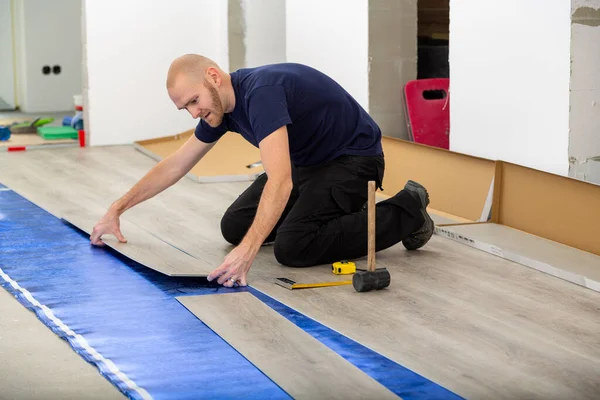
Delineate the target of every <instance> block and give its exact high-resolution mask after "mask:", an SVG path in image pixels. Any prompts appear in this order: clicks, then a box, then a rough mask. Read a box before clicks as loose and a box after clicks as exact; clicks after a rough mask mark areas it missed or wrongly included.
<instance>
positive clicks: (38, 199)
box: [1, 152, 215, 277]
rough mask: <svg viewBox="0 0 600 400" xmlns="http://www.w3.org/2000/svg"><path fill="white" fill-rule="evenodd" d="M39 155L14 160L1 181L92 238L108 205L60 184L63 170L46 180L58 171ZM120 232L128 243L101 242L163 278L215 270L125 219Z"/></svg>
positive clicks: (72, 183) (68, 184) (70, 183)
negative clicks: (95, 225)
mask: <svg viewBox="0 0 600 400" xmlns="http://www.w3.org/2000/svg"><path fill="white" fill-rule="evenodd" d="M39 153H40V154H37V155H38V157H36V158H35V159H33V158H27V157H14V158H13V159H12V163H11V166H12V168H11V169H10V170H8V171H4V173H3V174H2V176H1V178H2V181H3V182H4V183H5V184H6V185H7V186H9V187H10V188H11V189H12V190H14V191H15V192H17V193H19V194H20V195H22V196H23V197H25V198H27V199H28V200H30V201H32V202H34V203H35V204H38V205H39V206H41V207H42V208H44V209H45V210H47V211H48V212H50V213H51V214H53V215H54V216H56V217H58V218H62V219H64V220H65V221H67V222H69V223H71V224H72V225H74V226H75V227H77V228H79V229H80V230H82V231H84V232H86V233H87V234H91V232H92V229H93V227H94V224H95V223H96V222H97V221H98V220H99V219H100V218H101V217H102V216H103V215H104V213H105V211H106V207H107V206H108V204H109V203H108V202H107V201H105V199H102V198H100V199H98V198H97V196H96V195H95V193H96V192H95V191H94V190H93V189H90V188H88V189H87V190H85V189H84V187H82V186H78V185H76V183H77V179H66V180H65V182H61V176H62V175H64V174H65V172H64V171H65V170H64V169H60V168H59V169H57V170H58V171H61V173H59V174H56V175H54V177H53V178H52V179H45V177H44V174H45V173H47V171H53V172H55V173H56V171H57V170H56V169H54V168H51V167H49V161H51V158H50V157H47V154H44V153H42V152H39ZM22 161H26V162H22ZM80 178H81V179H80V180H82V181H86V182H90V181H91V182H93V180H90V178H89V176H80ZM92 187H94V184H93V183H92ZM95 187H97V186H95ZM107 203H108V204H107ZM98 204H105V206H104V207H102V206H99V205H98ZM121 232H122V233H123V236H125V238H126V239H127V241H128V242H127V243H120V242H119V241H118V240H117V239H116V238H115V237H114V236H112V235H106V236H104V237H103V238H102V241H103V242H104V243H105V244H106V245H108V246H109V247H111V248H113V249H115V250H116V251H117V252H119V253H121V254H123V255H125V256H127V257H129V258H130V259H132V260H134V261H136V262H138V263H140V264H142V265H145V266H147V267H149V268H152V269H154V270H156V271H158V272H161V273H163V274H165V275H169V276H190V277H205V276H208V274H209V273H210V271H212V270H213V269H214V268H215V266H214V265H213V264H210V263H207V262H204V261H203V260H200V259H197V258H194V257H192V256H190V255H188V254H186V253H184V252H182V251H180V250H179V249H177V248H176V247H174V246H173V245H172V244H169V243H167V242H165V241H163V240H161V239H159V238H158V237H156V236H155V235H153V234H152V233H151V231H147V230H145V229H142V228H140V227H139V226H138V225H136V224H135V223H132V222H130V221H128V220H127V219H125V218H123V219H122V220H121Z"/></svg>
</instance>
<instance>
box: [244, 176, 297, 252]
mask: <svg viewBox="0 0 600 400" xmlns="http://www.w3.org/2000/svg"><path fill="white" fill-rule="evenodd" d="M292 188H293V184H292V181H291V179H289V180H285V181H282V182H276V181H270V180H267V183H266V184H265V187H264V189H263V193H262V196H261V198H260V202H259V204H258V210H257V211H256V216H255V218H254V222H253V223H252V226H250V229H249V230H248V233H247V234H246V236H245V237H244V240H242V244H245V245H248V246H250V247H251V248H253V249H254V250H256V251H258V249H259V248H260V246H262V244H263V243H264V241H265V239H266V238H267V236H269V234H270V233H271V231H272V230H273V228H275V225H277V222H278V221H279V218H281V215H282V214H283V210H285V206H286V204H287V202H288V200H289V198H290V194H291V192H292Z"/></svg>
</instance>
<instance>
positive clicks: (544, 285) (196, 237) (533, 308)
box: [0, 146, 600, 399]
mask: <svg viewBox="0 0 600 400" xmlns="http://www.w3.org/2000/svg"><path fill="white" fill-rule="evenodd" d="M15 156H16V157H15ZM36 160H37V161H36ZM153 165H155V163H154V161H152V160H151V159H149V158H148V157H146V156H144V155H142V154H140V153H139V152H137V151H136V150H134V149H133V148H132V147H130V146H115V147H107V148H91V149H54V150H51V151H47V150H43V151H36V152H35V157H34V155H33V152H32V154H25V153H23V154H5V155H2V154H0V182H3V183H6V184H7V185H8V186H11V183H15V184H17V185H18V184H22V183H21V181H27V180H34V179H35V180H37V181H47V182H49V183H48V185H46V186H43V185H42V186H43V187H44V188H45V189H44V190H48V191H49V193H52V195H50V196H39V197H37V200H38V201H39V202H38V201H36V200H34V202H36V203H38V204H39V205H41V206H43V207H45V206H47V205H45V204H44V203H45V202H46V203H48V202H50V203H52V202H53V201H54V200H53V199H54V198H56V197H60V196H63V197H64V193H76V194H77V197H78V198H80V199H81V198H83V199H84V200H83V201H84V203H82V204H86V203H85V202H86V201H87V202H90V203H91V202H95V204H98V205H100V206H102V207H107V206H108V205H109V204H110V202H112V201H114V200H115V199H116V198H118V197H119V196H121V195H122V194H123V193H124V192H125V191H126V190H128V189H129V188H130V187H131V186H132V185H133V184H134V183H135V182H136V181H137V180H138V179H139V178H141V177H142V176H143V175H144V174H145V173H146V172H147V171H148V170H149V169H150V168H151V167H152V166H153ZM9 166H10V168H9ZM7 177H9V178H10V179H7ZM8 180H11V182H8ZM248 185H249V183H241V182H236V183H219V184H199V183H196V182H193V181H191V180H189V179H183V180H181V181H180V182H178V183H176V184H175V185H174V186H173V187H172V188H170V189H168V190H167V191H165V192H163V193H161V194H159V195H158V196H156V197H155V198H153V199H150V200H148V201H147V202H145V203H143V204H140V205H139V206H137V207H135V208H133V209H131V210H129V211H127V212H126V213H125V214H124V216H123V218H124V219H126V220H127V221H130V222H131V223H133V224H135V225H136V226H138V227H140V228H141V229H143V230H146V231H148V232H152V234H153V235H155V236H156V237H158V238H160V239H161V240H163V241H166V242H169V243H172V244H174V245H176V246H177V247H178V248H180V249H182V250H184V251H185V252H187V253H189V254H191V255H192V256H193V257H195V258H196V259H199V260H202V261H203V262H205V263H208V264H211V265H215V266H216V265H218V264H219V263H220V262H221V261H222V259H223V257H224V256H225V255H226V254H227V253H228V252H229V251H230V250H231V249H232V246H230V245H229V244H227V243H226V242H225V241H224V240H223V239H222V237H221V234H220V225H219V222H220V218H221V215H222V213H223V212H224V211H225V210H226V208H227V207H228V206H229V204H230V203H231V202H232V201H234V200H235V199H236V198H237V196H238V195H239V194H240V193H241V192H242V191H243V190H244V189H245V188H246V187H247V186H248ZM66 186H69V187H68V188H67V187H66ZM86 199H87V200H86ZM67 200H68V196H67ZM51 205H52V204H51ZM59 205H60V204H59ZM128 239H129V238H128ZM355 261H356V262H357V264H358V265H359V266H364V265H366V260H355ZM377 263H378V265H379V266H385V267H387V268H388V270H389V271H390V273H391V275H392V284H391V285H390V287H389V288H388V289H386V290H383V291H379V292H369V293H362V294H358V293H356V292H354V291H353V289H352V287H351V286H342V287H331V288H320V289H305V290H295V291H290V290H287V289H285V288H282V287H280V286H277V285H275V284H274V283H273V279H274V278H276V277H287V278H290V279H293V280H296V281H299V282H300V281H302V282H310V281H325V280H327V281H329V280H334V279H336V278H337V279H346V278H342V277H336V276H334V275H332V274H331V271H330V266H329V265H324V266H318V267H314V268H301V269H294V268H286V267H282V266H281V265H279V264H278V263H277V262H276V260H275V258H274V256H273V251H272V247H269V246H266V247H263V248H262V249H261V250H260V252H259V254H258V256H257V259H256V261H255V263H254V266H253V267H252V269H251V271H250V274H249V283H250V284H251V285H252V286H254V287H255V288H257V289H259V290H261V291H262V292H264V293H266V294H268V295H269V296H272V297H274V298H276V299H277V300H279V301H281V302H283V303H285V304H287V305H288V306H290V307H292V308H294V309H296V310H298V311H300V312H302V313H304V314H305V315H307V316H308V317H311V318H313V319H315V320H317V321H319V322H321V323H323V324H324V325H326V326H329V327H330V328H332V329H334V330H336V331H338V332H340V333H342V334H344V335H346V336H348V337H350V338H351V339H354V340H356V341H358V342H360V343H362V344H363V345H365V346H367V347H369V348H371V349H373V350H375V351H377V352H379V353H381V354H383V355H384V356H386V357H388V358H390V359H391V360H393V361H395V362H398V363H400V364H402V365H404V366H406V367H407V368H410V369H411V370H413V371H415V372H417V373H419V374H421V375H423V376H425V377H427V378H429V379H431V380H433V381H434V382H437V383H438V384H440V385H442V386H444V387H446V388H448V389H450V390H452V391H454V392H455V393H458V394H460V395H462V396H464V397H467V398H498V399H503V398H505V399H514V398H531V399H534V398H555V397H564V398H573V399H586V398H597V395H598V393H600V388H599V385H600V379H599V375H598V374H597V371H599V370H600V294H599V293H597V292H594V291H591V290H589V289H586V288H583V287H579V286H577V285H574V284H572V283H570V282H566V281H564V280H561V279H558V278H555V277H552V276H549V275H546V274H544V273H541V272H539V271H536V270H533V269H531V268H527V267H524V266H522V265H519V264H516V263H513V262H510V261H508V260H505V259H502V258H499V257H496V256H493V255H491V254H487V253H485V252H482V251H479V250H476V249H473V248H470V247H468V246H464V245H462V244H460V243H456V242H453V241H451V240H449V239H445V238H442V237H440V236H437V235H436V236H434V237H433V238H432V240H431V242H430V243H429V244H428V245H427V246H426V247H425V248H423V249H421V250H419V251H416V252H408V251H405V250H404V249H403V247H402V245H398V246H394V247H392V248H390V249H388V250H385V251H383V252H380V253H378V257H377Z"/></svg>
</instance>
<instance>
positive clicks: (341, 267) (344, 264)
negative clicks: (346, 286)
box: [331, 261, 356, 275]
mask: <svg viewBox="0 0 600 400" xmlns="http://www.w3.org/2000/svg"><path fill="white" fill-rule="evenodd" d="M331 271H332V272H333V273H334V274H336V275H350V274H353V273H355V272H356V264H354V263H353V262H352V261H338V262H334V263H333V264H332V265H331Z"/></svg>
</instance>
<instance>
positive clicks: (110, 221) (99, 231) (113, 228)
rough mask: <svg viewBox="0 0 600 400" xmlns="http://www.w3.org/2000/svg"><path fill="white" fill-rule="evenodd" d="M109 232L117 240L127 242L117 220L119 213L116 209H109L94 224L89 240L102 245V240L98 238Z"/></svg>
mask: <svg viewBox="0 0 600 400" xmlns="http://www.w3.org/2000/svg"><path fill="white" fill-rule="evenodd" d="M107 233H110V234H112V235H114V236H115V237H116V238H117V239H118V240H119V242H121V243H127V239H125V237H124V236H123V234H122V233H121V225H120V222H119V215H118V214H117V212H116V211H113V210H112V209H109V210H108V212H107V213H106V214H105V215H104V217H102V218H101V219H100V221H98V222H97V223H96V225H94V229H93V230H92V235H91V236H90V242H91V243H92V244H93V245H96V246H104V242H102V240H100V237H101V236H102V235H105V234H107Z"/></svg>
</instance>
